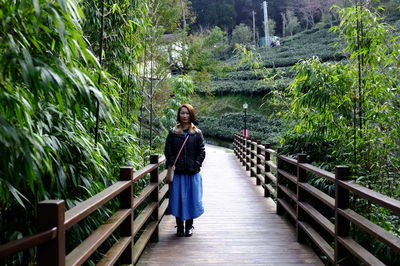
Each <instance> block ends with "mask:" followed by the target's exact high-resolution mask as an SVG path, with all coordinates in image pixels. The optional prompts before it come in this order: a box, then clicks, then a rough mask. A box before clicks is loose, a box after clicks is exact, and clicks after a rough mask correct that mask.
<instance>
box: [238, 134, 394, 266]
mask: <svg viewBox="0 0 400 266" xmlns="http://www.w3.org/2000/svg"><path fill="white" fill-rule="evenodd" d="M234 152H235V155H236V156H237V157H238V159H239V161H240V162H242V163H244V166H246V170H247V171H250V176H251V177H256V178H257V182H256V184H257V185H259V184H260V185H262V186H263V187H264V189H265V193H264V195H265V196H266V197H272V198H273V199H274V200H275V201H276V204H277V214H279V215H283V214H287V215H288V217H290V218H291V219H292V220H293V221H294V223H295V226H296V234H297V240H298V241H299V242H306V239H308V240H311V241H312V242H313V243H314V244H315V245H316V246H317V247H318V248H319V249H320V250H321V251H322V253H323V254H324V255H325V256H326V258H327V259H328V260H329V263H332V264H336V265H337V264H343V265H345V264H346V262H347V261H348V259H349V258H350V257H351V256H353V257H356V258H358V260H359V261H360V262H361V263H363V264H366V265H385V264H384V263H383V262H382V261H381V260H380V259H379V258H377V257H375V256H374V255H373V254H372V253H371V252H369V251H368V250H367V249H366V248H365V247H363V246H362V245H360V244H359V243H358V242H357V241H356V240H354V239H353V238H352V236H351V234H350V227H351V226H355V227H358V228H359V229H361V230H363V231H364V232H365V233H367V234H368V235H369V236H370V237H371V238H374V239H376V240H378V241H380V242H382V243H383V244H385V245H386V246H388V247H389V248H390V249H392V250H393V251H394V252H395V253H398V254H399V256H400V238H399V237H397V236H395V235H394V234H392V233H391V232H388V231H386V230H385V229H384V228H382V227H380V226H378V225H376V224H374V223H372V222H371V221H369V220H368V219H367V218H365V217H363V216H361V215H360V214H358V213H357V212H356V211H354V210H352V209H351V208H350V201H351V200H354V199H356V198H357V199H364V200H367V201H369V202H370V203H373V204H376V205H378V206H380V207H382V208H385V209H387V210H390V211H391V212H393V213H395V214H400V201H398V200H395V199H392V198H389V197H387V196H384V195H382V194H380V193H378V192H375V191H372V190H370V189H368V188H365V187H362V186H360V185H357V184H354V183H353V182H352V181H350V180H348V177H349V175H350V169H349V167H347V166H336V168H335V173H331V172H328V171H326V170H323V169H319V168H317V167H315V166H313V165H311V164H308V163H307V162H306V155H305V154H299V155H298V156H297V158H296V159H294V158H290V157H288V156H283V155H280V154H279V152H276V151H274V150H272V149H271V148H270V146H269V145H268V144H266V145H262V144H261V143H259V142H256V141H254V140H251V139H249V138H245V137H244V136H243V135H235V138H234ZM254 156H255V157H256V158H257V160H254ZM271 156H274V158H275V159H276V162H277V163H276V164H275V163H274V162H273V161H272V160H271ZM271 170H275V174H274V173H272V172H271ZM310 174H312V175H315V176H319V177H322V178H325V179H326V180H328V181H330V182H333V183H334V184H335V195H334V196H330V195H328V194H326V193H324V192H323V191H321V190H319V189H317V188H316V187H314V186H312V185H311V184H309V183H308V182H307V181H308V178H309V175H310Z"/></svg>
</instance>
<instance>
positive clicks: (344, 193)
mask: <svg viewBox="0 0 400 266" xmlns="http://www.w3.org/2000/svg"><path fill="white" fill-rule="evenodd" d="M349 175H350V168H349V167H348V166H336V168H335V178H336V184H335V186H336V189H335V265H338V264H342V263H343V261H344V260H346V259H347V258H348V256H349V253H348V251H347V249H346V248H345V247H344V246H343V245H342V244H340V242H339V240H338V238H339V237H347V236H349V231H350V222H349V221H348V220H347V219H346V218H345V217H343V216H342V215H340V214H339V213H338V209H348V208H349V201H350V193H349V191H348V190H347V189H345V188H343V187H341V186H340V185H339V184H338V182H337V181H339V180H347V179H348V177H349Z"/></svg>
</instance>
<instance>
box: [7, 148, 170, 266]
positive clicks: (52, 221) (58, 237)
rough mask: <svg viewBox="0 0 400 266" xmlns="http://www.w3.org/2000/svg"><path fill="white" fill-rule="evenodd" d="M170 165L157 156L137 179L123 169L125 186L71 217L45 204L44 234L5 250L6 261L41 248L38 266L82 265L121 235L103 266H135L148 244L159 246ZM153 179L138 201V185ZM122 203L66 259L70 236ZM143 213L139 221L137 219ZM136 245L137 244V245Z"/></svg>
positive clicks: (58, 205)
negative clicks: (90, 219) (113, 203)
mask: <svg viewBox="0 0 400 266" xmlns="http://www.w3.org/2000/svg"><path fill="white" fill-rule="evenodd" d="M164 163H165V157H164V156H163V157H161V158H159V157H158V155H152V156H150V164H149V165H147V166H145V167H144V168H142V169H141V170H139V171H137V172H136V173H134V172H133V168H132V167H122V168H121V169H120V181H118V182H116V183H114V184H113V185H111V186H110V187H108V188H106V189H105V190H103V191H102V192H100V193H98V194H96V195H94V196H93V197H91V198H89V199H87V200H85V201H84V202H81V203H80V204H78V205H76V206H75V207H73V208H71V209H70V210H68V211H65V204H64V201H63V200H46V201H42V202H40V203H39V204H38V225H39V226H38V231H39V233H37V234H35V235H33V236H29V237H25V238H22V239H19V240H16V241H13V242H10V243H7V244H4V245H1V246H0V259H4V258H5V257H8V256H11V255H13V254H15V253H17V252H20V251H23V250H26V249H29V248H33V247H38V256H37V264H38V265H58V266H61V265H81V264H83V263H84V262H85V261H86V260H87V259H88V258H90V256H91V255H92V254H93V253H94V252H95V251H96V250H97V248H98V247H99V246H100V245H101V244H103V243H104V242H105V241H106V240H107V239H109V237H110V236H111V235H112V234H113V233H114V232H115V231H116V230H117V229H118V230H119V239H118V240H116V241H115V242H114V244H113V246H112V247H111V248H110V249H109V250H108V251H107V253H106V254H105V255H104V256H103V258H102V259H101V261H100V262H99V263H98V265H113V264H115V263H117V262H119V263H121V264H135V263H136V262H137V260H138V258H139V256H140V254H141V253H142V251H143V249H144V248H145V246H146V245H147V243H148V242H149V241H158V233H159V230H158V226H159V223H160V221H161V218H162V216H163V215H164V214H165V211H166V209H167V207H168V199H167V198H166V197H167V192H168V185H165V184H164V179H165V176H166V172H167V171H166V170H164V171H163V172H161V173H159V172H160V171H159V169H160V166H161V165H162V164H164ZM148 174H149V175H150V183H149V184H148V185H147V186H146V187H145V188H143V190H142V191H141V192H140V194H139V195H138V196H137V197H135V198H134V196H133V195H134V191H135V188H136V186H137V185H136V184H137V182H138V181H139V180H140V179H142V178H146V176H147V175H148ZM161 185H162V186H161ZM160 187H161V189H160ZM117 197H118V199H119V202H120V209H119V210H118V211H117V212H116V213H115V214H114V215H113V216H112V217H110V218H109V219H108V220H107V221H106V222H105V223H104V224H103V225H101V226H100V227H98V228H97V229H96V230H95V231H94V232H92V233H91V234H90V235H89V236H88V237H87V238H86V239H85V240H83V242H82V243H80V244H79V245H78V246H77V247H75V248H74V249H73V250H72V251H71V252H70V253H69V254H65V252H66V250H65V231H66V230H68V229H69V228H71V227H72V226H74V225H76V224H77V223H78V222H80V221H82V220H83V219H85V218H86V217H88V216H89V215H90V214H92V213H93V212H94V211H96V210H98V209H99V208H100V207H101V206H103V205H104V204H106V203H107V202H109V201H110V200H113V199H115V198H117ZM142 205H145V206H142ZM139 207H140V208H141V209H142V208H143V209H142V210H141V212H140V214H139V215H138V217H134V214H135V210H136V209H138V208H139ZM134 239H137V240H136V241H135V242H134Z"/></svg>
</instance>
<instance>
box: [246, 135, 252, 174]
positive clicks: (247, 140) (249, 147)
mask: <svg viewBox="0 0 400 266" xmlns="http://www.w3.org/2000/svg"><path fill="white" fill-rule="evenodd" d="M245 139H246V156H245V157H246V160H245V164H246V171H249V170H250V165H249V164H250V151H251V143H250V142H251V140H250V139H248V138H245Z"/></svg>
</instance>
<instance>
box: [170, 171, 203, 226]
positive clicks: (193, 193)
mask: <svg viewBox="0 0 400 266" xmlns="http://www.w3.org/2000/svg"><path fill="white" fill-rule="evenodd" d="M202 198H203V183H202V177H201V174H200V173H197V174H194V175H183V174H174V179H173V182H172V184H170V190H169V204H168V208H169V211H170V212H171V214H172V215H174V216H176V217H179V218H181V219H182V220H187V219H195V218H197V217H199V216H200V215H202V214H203V212H204V207H203V202H202Z"/></svg>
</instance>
